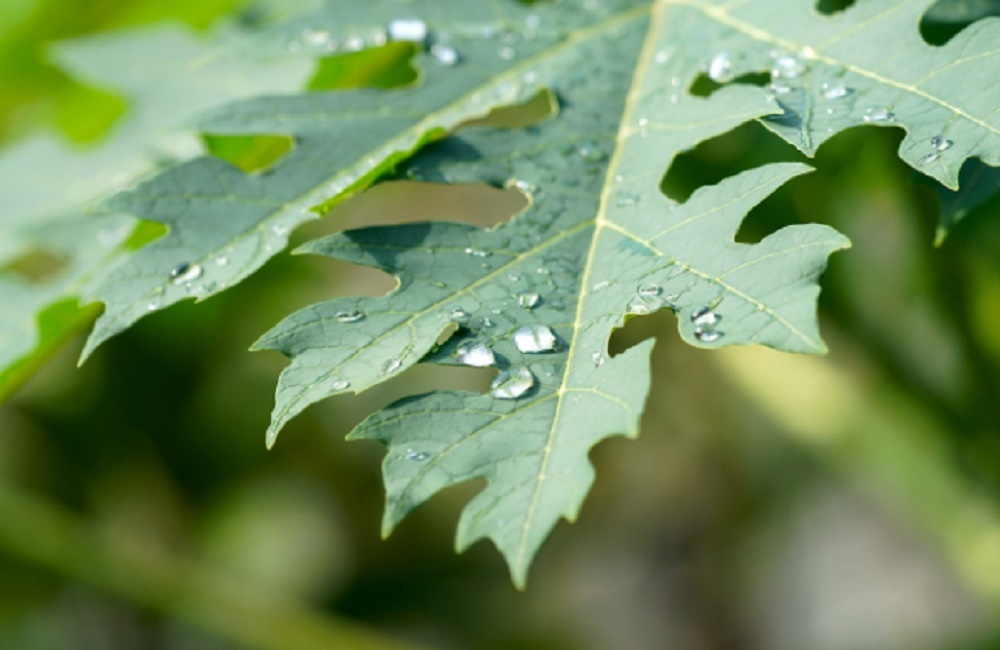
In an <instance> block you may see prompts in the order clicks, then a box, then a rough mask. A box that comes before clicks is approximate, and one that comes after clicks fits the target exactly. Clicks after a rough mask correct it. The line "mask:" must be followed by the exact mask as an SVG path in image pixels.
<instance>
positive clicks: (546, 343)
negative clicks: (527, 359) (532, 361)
mask: <svg viewBox="0 0 1000 650" xmlns="http://www.w3.org/2000/svg"><path fill="white" fill-rule="evenodd" d="M512 338H513V339H514V345H516V346H517V349H518V350H520V351H521V352H523V353H525V354H537V353H539V352H551V351H552V350H554V349H555V347H556V335H555V333H554V332H553V331H552V330H551V329H550V328H549V327H548V326H547V325H524V326H522V327H519V328H518V329H517V331H516V332H514V336H513V337H512Z"/></svg>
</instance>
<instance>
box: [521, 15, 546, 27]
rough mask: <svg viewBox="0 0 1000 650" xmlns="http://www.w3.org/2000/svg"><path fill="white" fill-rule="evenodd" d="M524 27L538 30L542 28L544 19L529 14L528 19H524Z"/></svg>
mask: <svg viewBox="0 0 1000 650" xmlns="http://www.w3.org/2000/svg"><path fill="white" fill-rule="evenodd" d="M524 25H525V27H527V28H528V29H538V28H539V27H541V26H542V18H541V16H539V15H538V14H528V17H527V18H525V19H524Z"/></svg>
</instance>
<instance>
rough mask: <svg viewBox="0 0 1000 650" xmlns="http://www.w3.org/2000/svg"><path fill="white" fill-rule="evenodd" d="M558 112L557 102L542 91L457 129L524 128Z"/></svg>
mask: <svg viewBox="0 0 1000 650" xmlns="http://www.w3.org/2000/svg"><path fill="white" fill-rule="evenodd" d="M558 112H559V100H558V99H557V98H556V96H555V94H554V93H552V91H550V90H542V91H540V92H538V94H536V95H535V96H534V97H532V98H531V99H529V100H528V101H526V102H523V103H521V104H515V105H513V106H501V107H500V108H494V109H493V110H492V111H490V113H489V115H487V116H486V117H482V118H479V119H476V120H470V121H468V122H466V123H464V124H462V125H461V126H460V127H459V128H465V127H467V126H495V127H500V128H506V129H517V128H524V127H527V126H534V125H536V124H539V123H541V122H544V121H545V120H547V119H548V118H550V117H552V116H554V115H555V114H556V113H558Z"/></svg>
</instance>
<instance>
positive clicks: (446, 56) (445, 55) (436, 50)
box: [431, 43, 459, 67]
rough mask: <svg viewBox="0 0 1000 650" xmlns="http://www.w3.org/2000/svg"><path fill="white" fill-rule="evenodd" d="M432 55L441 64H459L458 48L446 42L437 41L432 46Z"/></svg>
mask: <svg viewBox="0 0 1000 650" xmlns="http://www.w3.org/2000/svg"><path fill="white" fill-rule="evenodd" d="M431 56H433V57H434V58H435V59H437V62H438V63H440V64H441V65H446V66H449V67H450V66H453V65H457V64H458V60H459V56H458V50H456V49H455V48H453V47H452V46H450V45H445V44H444V43H435V44H434V45H432V46H431Z"/></svg>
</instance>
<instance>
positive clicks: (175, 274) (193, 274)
mask: <svg viewBox="0 0 1000 650" xmlns="http://www.w3.org/2000/svg"><path fill="white" fill-rule="evenodd" d="M204 272H205V271H204V269H202V268H201V265H200V264H189V263H188V262H184V263H182V264H178V265H177V266H175V267H174V268H172V269H170V280H171V281H172V282H173V283H174V284H185V283H187V282H194V281H195V280H197V279H198V278H200V277H201V276H202V274H204Z"/></svg>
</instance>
